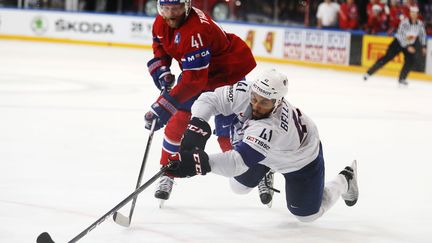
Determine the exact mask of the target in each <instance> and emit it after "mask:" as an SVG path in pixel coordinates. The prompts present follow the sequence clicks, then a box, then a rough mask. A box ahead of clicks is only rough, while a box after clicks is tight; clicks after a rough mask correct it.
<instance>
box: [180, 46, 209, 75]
mask: <svg viewBox="0 0 432 243" xmlns="http://www.w3.org/2000/svg"><path fill="white" fill-rule="evenodd" d="M210 58H211V52H210V49H209V48H203V49H199V50H196V51H193V52H189V53H187V54H185V55H184V57H182V58H181V62H182V67H183V70H199V69H204V68H207V67H208V65H209V63H210Z"/></svg>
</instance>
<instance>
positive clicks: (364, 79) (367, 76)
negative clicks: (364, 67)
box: [363, 73, 370, 82]
mask: <svg viewBox="0 0 432 243" xmlns="http://www.w3.org/2000/svg"><path fill="white" fill-rule="evenodd" d="M369 77H370V74H368V73H365V74H363V81H365V82H366V81H367V80H368V79H369Z"/></svg>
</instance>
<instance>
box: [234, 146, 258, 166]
mask: <svg viewBox="0 0 432 243" xmlns="http://www.w3.org/2000/svg"><path fill="white" fill-rule="evenodd" d="M234 149H235V150H236V151H237V152H239V154H240V155H241V157H242V159H243V161H244V162H245V164H246V165H247V166H248V167H252V166H254V165H256V164H258V163H259V162H260V161H261V160H264V158H265V156H264V155H263V154H261V153H260V152H258V151H256V150H255V149H253V148H252V147H251V146H249V144H247V143H243V141H240V142H239V143H238V144H237V145H236V146H235V148H234Z"/></svg>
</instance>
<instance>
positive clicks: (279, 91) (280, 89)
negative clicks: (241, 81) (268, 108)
mask: <svg viewBox="0 0 432 243" xmlns="http://www.w3.org/2000/svg"><path fill="white" fill-rule="evenodd" d="M252 91H253V92H255V93H256V94H258V95H260V96H262V97H264V98H267V99H274V100H276V104H278V103H279V102H280V101H281V100H282V98H283V97H284V96H285V95H286V94H287V93H288V78H287V76H286V75H285V74H282V73H279V72H277V71H276V70H275V69H270V70H267V71H264V72H263V73H262V74H261V75H259V76H258V78H257V79H256V80H255V82H254V83H253V85H252Z"/></svg>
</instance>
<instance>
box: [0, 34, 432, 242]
mask: <svg viewBox="0 0 432 243" xmlns="http://www.w3.org/2000/svg"><path fill="white" fill-rule="evenodd" d="M150 56H151V52H150V51H147V50H139V49H121V48H113V47H93V46H83V45H65V44H47V43H30V42H18V41H4V40H3V41H0V242H5V243H6V242H7V243H12V242H14V243H15V242H16V243H25V242H36V237H37V235H38V234H40V233H41V232H43V231H48V232H49V233H50V234H51V235H52V236H53V239H54V240H55V241H56V242H57V243H59V242H67V241H69V240H71V239H72V238H73V237H75V236H76V235H77V234H79V233H80V232H81V231H82V230H84V229H85V228H87V227H88V226H89V225H90V224H92V223H93V222H94V221H95V220H96V219H98V218H99V217H101V216H102V215H103V214H105V213H106V212H107V211H108V210H110V209H111V208H112V207H114V206H115V205H117V204H118V203H119V202H120V201H121V200H122V199H123V198H125V197H126V196H127V195H128V194H129V193H131V192H132V191H133V189H134V187H135V183H136V179H137V176H138V171H139V168H140V166H141V161H142V156H143V152H144V147H145V144H146V141H147V135H148V131H147V130H145V129H144V126H143V124H144V122H143V115H144V113H145V112H146V111H147V110H148V108H149V106H150V104H151V103H152V102H153V101H154V100H155V98H156V97H157V95H158V91H157V90H156V88H155V87H154V85H153V82H152V81H151V79H150V76H149V74H148V73H147V67H146V62H147V61H148V60H149V58H150ZM268 67H276V68H277V69H279V70H281V71H283V72H285V73H286V74H287V75H288V77H289V80H290V86H289V93H288V98H289V100H290V101H291V103H293V104H294V105H296V106H298V107H300V108H301V109H302V111H303V112H304V113H307V114H308V115H309V116H310V117H312V119H314V120H315V122H316V123H317V125H318V128H319V130H320V135H321V139H322V142H323V149H324V155H325V160H326V179H327V180H330V179H332V178H333V177H334V176H336V174H337V173H339V171H340V170H341V169H343V167H344V166H345V165H347V164H349V163H351V161H352V160H353V159H357V160H358V165H359V186H360V198H359V201H358V203H357V205H355V206H354V207H352V208H349V207H347V206H345V204H344V203H343V201H342V200H340V201H338V202H337V203H336V205H335V206H334V207H333V208H332V209H331V210H330V211H328V212H327V213H326V214H325V215H324V216H323V217H322V218H320V219H319V220H317V221H315V222H313V223H301V222H298V221H297V220H296V218H295V217H294V216H292V215H291V214H290V212H289V211H288V210H287V209H286V206H285V195H284V193H283V192H282V193H281V194H277V195H275V197H274V202H273V208H271V209H269V208H267V207H265V206H263V205H261V203H260V201H259V198H258V193H257V191H256V190H254V191H252V193H250V194H249V195H245V196H241V195H236V194H234V193H233V192H231V191H230V188H229V186H228V180H227V179H226V178H224V177H221V176H217V175H214V174H209V175H207V176H205V177H194V178H190V179H182V180H177V184H176V185H175V188H174V190H173V193H172V195H171V198H170V200H169V201H167V203H166V204H165V206H166V207H165V208H164V209H162V210H161V209H159V208H158V202H157V201H156V200H155V198H154V197H153V193H154V188H155V186H154V185H152V186H150V187H149V188H148V189H147V190H145V191H144V192H143V193H142V194H140V196H139V198H138V202H137V207H136V210H135V214H134V218H133V221H132V226H131V227H130V228H122V227H121V226H118V225H117V224H115V223H114V222H113V221H112V220H111V219H108V220H107V221H105V222H103V223H102V224H100V225H99V226H98V227H97V228H95V229H94V230H93V231H91V232H90V233H89V234H87V235H86V236H84V238H83V239H82V240H81V241H80V242H89V243H90V242H91V243H113V242H116V243H117V242H121V243H135V242H164V243H166V242H191V243H198V242H199V243H201V242H205V243H207V242H220V243H222V242H223V243H229V242H242V243H246V242H247V243H258V242H259V243H262V242H289V243H300V242H302V243H303V242H308V243H309V242H313V243H315V242H320V243H327V242H328V243H330V242H331V243H335V242H336V243H338V242H343V243H345V242H358V243H365V242H373V243H376V242H380V243H381V242H388V243H399V242H407V243H420V242H432V233H431V230H432V175H431V169H432V159H431V151H432V143H431V141H432V83H430V82H424V81H416V80H412V79H411V80H409V81H410V84H409V87H408V88H398V86H397V82H396V78H388V77H382V76H373V77H372V78H371V79H370V81H368V82H363V81H362V80H361V74H359V73H348V72H347V73H345V72H338V71H333V70H325V69H313V68H307V67H299V66H291V65H276V64H270V63H259V66H258V68H257V69H256V70H254V71H253V72H252V74H251V75H250V76H249V77H253V76H254V74H256V73H257V72H258V71H259V70H262V69H264V68H268ZM175 72H176V74H178V69H176V70H175ZM161 141H162V131H159V132H157V133H156V134H155V137H154V140H153V145H152V148H151V153H150V156H149V159H148V161H147V166H146V169H145V175H144V179H143V182H144V181H146V180H147V179H148V178H150V176H152V175H153V174H155V173H156V172H157V171H158V168H159V162H158V161H159V155H160V147H161ZM208 151H211V152H218V151H219V149H218V146H217V143H216V140H215V138H214V137H212V138H211V140H210V142H209V146H208ZM282 179H283V178H282V176H281V175H276V183H275V187H276V188H278V189H283V180H282ZM128 210H129V204H128V205H127V206H126V207H125V208H123V210H122V212H123V213H127V212H128Z"/></svg>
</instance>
